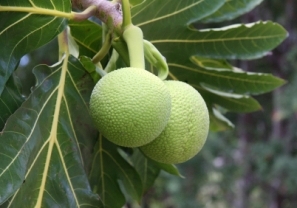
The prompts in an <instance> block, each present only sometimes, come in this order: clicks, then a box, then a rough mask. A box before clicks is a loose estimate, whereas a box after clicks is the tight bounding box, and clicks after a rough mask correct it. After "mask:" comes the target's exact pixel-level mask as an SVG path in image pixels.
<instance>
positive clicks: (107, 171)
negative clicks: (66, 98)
mask: <svg viewBox="0 0 297 208" xmlns="http://www.w3.org/2000/svg"><path fill="white" fill-rule="evenodd" d="M117 148H118V147H117V146H116V145H114V144H112V143H111V142H109V141H108V140H107V139H105V138H102V136H100V138H99V142H98V143H97V145H96V147H95V154H94V159H93V165H92V171H91V174H90V177H89V178H90V182H91V184H92V185H93V187H92V189H93V190H94V191H96V192H97V193H99V195H100V197H101V199H102V202H103V204H104V207H111V208H117V207H122V206H123V205H124V204H125V201H126V200H125V196H124V194H123V192H122V191H121V189H120V186H119V183H118V182H117V181H118V180H120V182H121V183H122V184H123V187H124V188H125V191H126V192H127V193H128V194H129V196H131V197H132V198H133V199H134V200H136V201H138V202H139V201H140V199H141V196H142V190H143V186H142V181H141V178H140V176H139V174H138V173H137V171H136V170H135V169H134V167H133V166H132V165H130V164H129V163H128V162H127V161H126V160H125V159H124V158H123V157H122V156H121V155H120V154H119V152H118V149H117Z"/></svg>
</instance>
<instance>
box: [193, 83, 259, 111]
mask: <svg viewBox="0 0 297 208" xmlns="http://www.w3.org/2000/svg"><path fill="white" fill-rule="evenodd" d="M194 87H195V88H198V91H199V92H200V94H201V95H202V96H203V98H204V99H205V100H206V101H207V103H208V104H209V103H213V104H218V105H220V106H221V107H223V108H225V109H226V110H228V111H232V112H245V113H246V112H253V111H257V110H261V106H260V104H259V103H258V102H257V101H256V100H255V99H254V98H252V97H250V96H247V95H238V94H232V93H226V92H222V91H218V90H214V89H211V88H209V87H207V85H203V84H202V88H201V87H197V86H194Z"/></svg>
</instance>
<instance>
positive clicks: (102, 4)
mask: <svg viewBox="0 0 297 208" xmlns="http://www.w3.org/2000/svg"><path fill="white" fill-rule="evenodd" d="M72 6H73V7H74V8H76V9H79V10H85V9H87V8H88V7H90V6H96V7H97V10H96V12H95V14H94V16H96V17H97V18H99V19H100V20H101V21H102V22H104V23H105V24H106V25H107V27H108V28H109V29H111V30H114V31H115V32H116V33H118V34H121V33H122V22H123V15H122V7H121V4H120V3H119V1H107V0H72Z"/></svg>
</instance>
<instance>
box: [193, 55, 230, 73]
mask: <svg viewBox="0 0 297 208" xmlns="http://www.w3.org/2000/svg"><path fill="white" fill-rule="evenodd" d="M190 60H191V61H192V62H193V63H194V64H196V65H197V66H200V67H202V68H204V69H214V70H221V71H226V70H227V71H233V66H232V65H230V64H229V63H228V62H227V61H226V60H224V59H211V58H205V57H199V56H192V57H191V58H190Z"/></svg>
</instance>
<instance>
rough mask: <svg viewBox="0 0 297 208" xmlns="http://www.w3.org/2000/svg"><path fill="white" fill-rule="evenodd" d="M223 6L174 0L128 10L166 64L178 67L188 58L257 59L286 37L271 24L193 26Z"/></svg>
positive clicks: (213, 2)
mask: <svg viewBox="0 0 297 208" xmlns="http://www.w3.org/2000/svg"><path fill="white" fill-rule="evenodd" d="M224 3H225V2H224V1H221V0H220V1H219V0H207V1H206V0H202V1H194V0H186V1H183V2H182V4H181V3H180V1H178V0H175V1H172V0H171V1H170V0H155V1H145V2H144V3H143V4H141V6H136V7H134V8H132V14H133V15H132V16H133V22H134V23H135V24H136V25H138V26H140V27H141V29H142V30H143V33H144V34H145V38H146V39H147V40H149V41H151V42H152V43H153V44H154V45H155V46H156V47H157V48H158V49H159V50H160V52H161V53H162V54H163V55H164V56H165V57H166V59H167V61H168V62H173V63H179V64H183V63H185V62H187V61H188V59H189V57H190V56H192V55H199V56H203V57H212V58H217V59H253V58H259V57H262V56H264V55H266V54H267V53H268V52H269V51H270V50H272V49H273V48H275V47H276V46H277V45H279V44H280V43H281V42H282V41H283V40H284V39H285V38H286V37H287V35H288V34H287V32H286V30H285V29H284V28H283V27H281V26H280V25H278V24H276V23H272V22H257V23H250V24H246V25H240V24H238V25H232V26H228V27H224V28H219V29H207V30H197V29H195V28H194V27H193V25H192V23H193V22H195V21H198V20H200V19H202V18H204V17H205V16H208V15H210V14H212V13H213V12H215V11H216V10H217V9H219V8H220V7H221V6H222V5H223V4H224ZM164 25H165V26H164ZM152 31H154V32H152ZM181 51H182V52H181Z"/></svg>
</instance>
